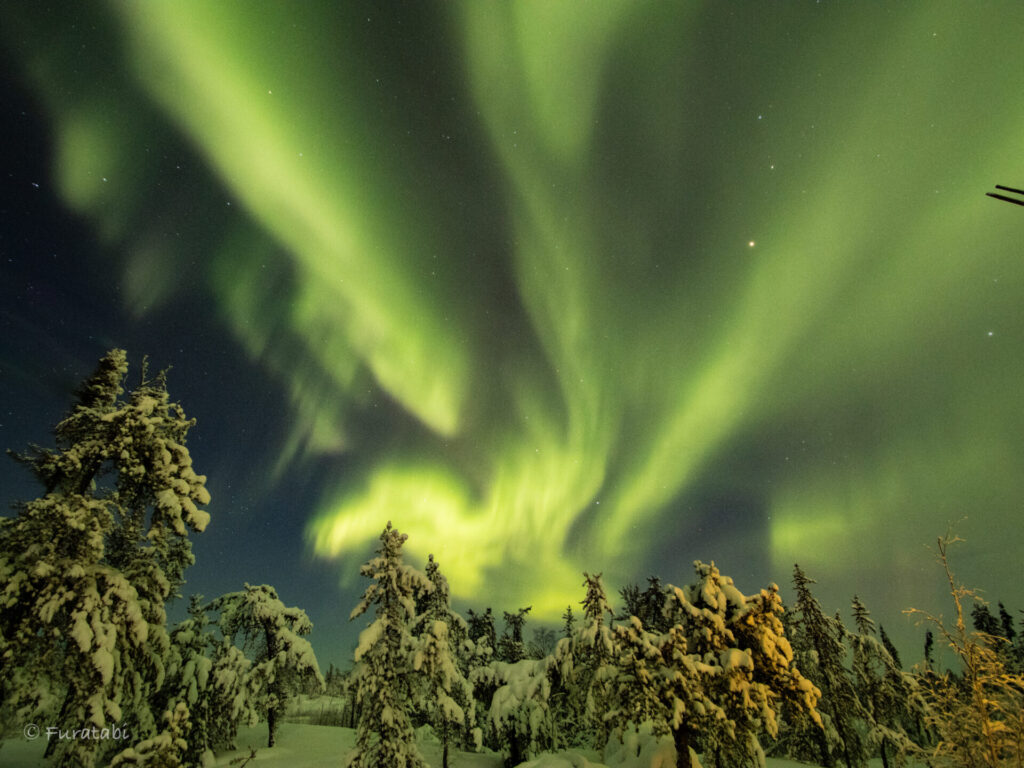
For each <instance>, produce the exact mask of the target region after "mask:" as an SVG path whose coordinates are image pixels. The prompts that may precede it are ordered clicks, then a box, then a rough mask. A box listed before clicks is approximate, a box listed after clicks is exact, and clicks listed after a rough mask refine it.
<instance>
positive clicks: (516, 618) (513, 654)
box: [496, 605, 531, 664]
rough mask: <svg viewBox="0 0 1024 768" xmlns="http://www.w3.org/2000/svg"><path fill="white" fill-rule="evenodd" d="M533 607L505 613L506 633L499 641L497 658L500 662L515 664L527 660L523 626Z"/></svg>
mask: <svg viewBox="0 0 1024 768" xmlns="http://www.w3.org/2000/svg"><path fill="white" fill-rule="evenodd" d="M530 608H531V606H529V605H528V606H526V607H525V608H520V609H519V610H518V611H516V612H515V613H509V612H508V611H505V632H504V633H503V634H502V636H501V639H499V640H498V648H497V654H496V657H497V659H498V660H499V661H506V662H508V663H509V664H514V663H516V662H517V661H522V660H523V659H524V658H526V644H525V643H524V642H523V626H524V625H525V624H526V614H528V613H529V612H530Z"/></svg>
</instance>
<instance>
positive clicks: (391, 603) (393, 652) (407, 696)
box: [346, 521, 434, 768]
mask: <svg viewBox="0 0 1024 768" xmlns="http://www.w3.org/2000/svg"><path fill="white" fill-rule="evenodd" d="M407 538H408V537H407V536H406V535H405V534H400V533H399V532H398V531H397V530H395V529H394V528H392V527H391V522H390V521H389V522H388V524H387V527H386V528H385V529H384V531H383V532H382V533H381V535H380V542H381V543H380V547H379V548H378V549H377V556H376V557H374V558H372V559H371V560H370V561H369V562H368V563H366V564H365V565H364V566H362V568H361V569H360V573H362V575H363V576H364V577H366V578H367V579H370V580H371V583H370V585H369V586H368V587H367V588H366V591H365V592H364V593H363V597H362V599H361V600H360V601H359V604H358V605H357V606H356V607H355V608H354V609H353V610H352V614H351V616H350V619H355V618H358V617H359V616H362V615H363V614H364V613H366V611H368V610H369V609H370V608H371V607H372V608H374V620H373V622H371V624H370V626H368V627H367V628H366V629H364V630H363V631H362V632H361V633H360V635H359V646H358V647H357V648H356V653H355V661H356V668H355V670H354V677H355V680H354V683H355V686H356V701H357V704H358V706H359V722H358V724H357V726H356V746H355V749H354V750H353V751H352V753H351V754H350V755H349V756H348V759H347V761H346V765H347V766H349V767H350V768H396V767H397V766H404V768H426V763H425V762H424V761H423V758H422V756H421V755H420V753H419V750H418V749H417V747H416V742H415V738H414V733H413V729H412V723H411V722H410V719H409V715H410V712H409V708H410V706H411V703H410V702H411V699H412V693H413V689H412V685H413V672H414V671H413V663H412V661H413V655H414V653H415V651H416V645H417V643H416V640H415V638H414V637H413V634H412V628H413V623H414V622H415V619H416V602H415V601H416V599H417V597H418V596H420V595H422V594H424V593H427V592H430V591H432V590H433V589H434V585H433V584H431V583H430V580H429V579H428V578H427V577H426V576H425V575H423V574H422V573H421V572H420V571H418V570H417V569H415V568H413V567H412V566H410V565H406V564H404V563H403V562H402V545H403V544H404V543H405V541H406V539H407Z"/></svg>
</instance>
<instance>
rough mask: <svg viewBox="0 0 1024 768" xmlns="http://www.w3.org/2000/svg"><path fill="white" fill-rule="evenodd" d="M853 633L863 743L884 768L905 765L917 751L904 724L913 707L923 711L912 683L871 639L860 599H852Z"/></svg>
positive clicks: (850, 640) (909, 719)
mask: <svg viewBox="0 0 1024 768" xmlns="http://www.w3.org/2000/svg"><path fill="white" fill-rule="evenodd" d="M852 606H853V618H854V624H855V626H856V632H848V633H847V635H846V639H847V642H848V643H849V645H850V647H851V648H852V650H853V685H854V690H855V691H856V693H857V698H858V699H859V701H860V702H861V704H862V705H863V706H864V710H865V714H866V715H867V717H866V720H865V727H866V731H867V732H866V734H865V740H866V742H867V746H868V748H869V749H870V750H871V751H874V750H878V753H879V755H880V756H881V758H882V765H883V767H884V768H889V766H890V764H892V765H895V766H903V765H906V755H907V754H909V753H910V752H913V751H916V750H917V746H918V745H917V744H915V743H914V742H913V740H912V739H911V737H910V734H909V733H908V732H907V730H906V728H905V724H907V723H910V722H913V719H914V707H915V706H916V707H917V708H918V710H920V709H922V708H923V704H924V702H923V700H922V699H921V698H920V696H919V695H918V690H917V688H918V686H917V684H916V681H914V680H913V678H911V677H909V676H905V675H904V673H903V671H902V670H901V669H900V668H899V667H898V666H897V664H896V661H895V659H893V658H892V654H891V653H890V652H889V650H888V649H887V648H886V647H885V644H884V643H882V642H881V641H880V640H879V639H878V638H877V637H876V636H875V622H874V621H873V620H872V619H871V615H870V612H869V611H868V609H867V607H866V606H865V605H864V603H862V602H861V600H860V598H858V597H857V596H856V595H854V597H853V603H852Z"/></svg>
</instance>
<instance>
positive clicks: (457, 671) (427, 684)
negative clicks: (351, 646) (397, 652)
mask: <svg viewBox="0 0 1024 768" xmlns="http://www.w3.org/2000/svg"><path fill="white" fill-rule="evenodd" d="M426 576H427V579H428V580H429V581H430V583H431V584H432V585H433V589H432V590H430V591H429V592H425V593H422V596H421V604H422V607H421V613H420V614H419V616H417V617H416V623H415V629H414V631H415V634H416V636H417V641H418V647H417V649H416V652H415V655H414V661H413V669H414V670H415V671H417V672H420V673H421V674H422V677H423V680H422V690H421V691H420V694H419V698H418V701H419V703H420V708H421V709H423V710H424V713H425V716H426V719H427V721H428V722H429V723H430V724H431V726H432V727H433V729H434V733H435V734H436V735H437V737H438V739H440V741H441V746H442V756H441V763H442V766H443V768H448V750H449V747H450V745H451V744H452V742H453V741H455V740H456V738H457V737H458V736H459V735H460V734H461V733H463V732H464V730H466V729H469V730H470V731H471V732H472V731H474V730H475V731H476V738H475V741H476V742H477V744H478V745H479V742H480V732H479V729H476V702H475V701H474V700H473V686H472V684H471V683H470V682H469V680H468V679H467V677H466V673H467V671H468V670H467V669H466V668H464V666H463V660H462V659H461V658H460V653H459V647H460V644H461V643H460V640H461V639H462V638H465V637H466V635H467V632H468V627H467V626H466V622H465V621H464V620H463V619H462V617H461V616H459V615H458V614H456V613H455V612H454V611H453V610H452V607H451V597H450V592H449V588H448V581H447V579H445V577H444V575H443V574H442V573H441V571H440V569H439V567H438V565H437V562H436V561H435V560H434V556H433V555H430V556H429V558H428V562H427V570H426Z"/></svg>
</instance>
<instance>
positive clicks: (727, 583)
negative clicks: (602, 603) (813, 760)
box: [664, 561, 818, 766]
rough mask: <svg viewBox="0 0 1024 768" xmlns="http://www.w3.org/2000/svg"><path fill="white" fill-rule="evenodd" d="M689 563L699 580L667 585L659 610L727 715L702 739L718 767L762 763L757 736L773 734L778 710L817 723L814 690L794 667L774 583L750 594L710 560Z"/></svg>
mask: <svg viewBox="0 0 1024 768" xmlns="http://www.w3.org/2000/svg"><path fill="white" fill-rule="evenodd" d="M694 565H695V568H696V571H697V576H698V580H697V582H696V583H695V584H693V585H691V586H688V587H685V588H682V589H680V588H677V587H672V588H671V590H670V592H669V599H668V602H667V603H666V608H665V611H664V615H665V616H666V617H667V618H669V619H670V620H672V621H673V623H674V624H675V625H676V626H679V627H681V628H682V630H683V632H684V635H685V637H686V640H687V647H688V649H689V653H692V654H694V655H696V656H697V657H699V658H700V659H702V660H703V662H704V664H705V665H707V666H709V667H710V668H711V669H712V670H713V674H709V675H708V676H707V685H708V693H709V695H710V696H711V697H712V698H713V699H714V701H715V702H716V703H717V704H718V705H719V706H720V707H721V708H722V711H723V712H724V713H725V715H726V719H725V720H724V721H720V722H719V723H717V724H715V725H714V726H713V727H704V728H703V729H702V731H701V732H700V733H699V734H698V736H699V739H698V740H699V743H701V744H702V745H703V746H704V751H705V752H706V753H710V755H711V757H712V759H714V761H715V764H716V765H719V766H721V765H729V764H738V763H742V762H749V761H753V762H756V763H758V764H761V763H763V761H764V754H763V750H762V747H761V744H760V740H759V735H760V734H761V733H764V734H767V735H768V736H770V737H772V738H774V737H775V736H776V735H777V734H778V729H779V714H780V712H781V710H782V709H783V708H786V709H787V710H788V711H798V712H801V713H803V714H804V715H805V716H806V717H807V718H808V719H809V720H810V721H811V722H812V723H817V722H818V720H817V718H818V715H817V711H816V708H815V705H816V702H817V699H818V691H817V690H816V689H815V688H814V686H813V685H812V684H811V683H810V682H809V681H808V680H806V679H805V678H804V677H803V675H802V674H801V673H800V671H799V670H798V669H797V667H796V666H795V665H794V664H793V651H792V648H791V646H790V644H789V641H788V639H787V638H786V637H785V630H784V625H783V622H782V616H783V608H782V599H781V598H780V597H779V592H778V587H777V586H776V585H775V584H771V585H770V586H769V587H768V588H767V589H763V590H761V591H760V592H759V593H758V594H756V595H751V596H749V597H748V596H745V595H743V593H741V592H740V591H739V590H738V589H736V587H735V585H734V583H733V580H732V579H731V578H729V577H728V576H723V575H722V574H721V573H719V571H718V569H717V568H716V567H715V565H714V563H711V564H705V563H701V562H699V561H698V562H697V563H695V564H694Z"/></svg>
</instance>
